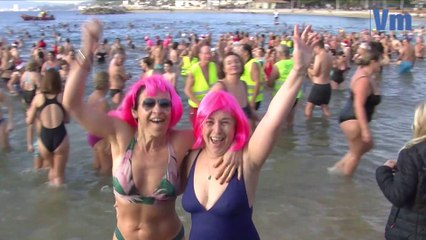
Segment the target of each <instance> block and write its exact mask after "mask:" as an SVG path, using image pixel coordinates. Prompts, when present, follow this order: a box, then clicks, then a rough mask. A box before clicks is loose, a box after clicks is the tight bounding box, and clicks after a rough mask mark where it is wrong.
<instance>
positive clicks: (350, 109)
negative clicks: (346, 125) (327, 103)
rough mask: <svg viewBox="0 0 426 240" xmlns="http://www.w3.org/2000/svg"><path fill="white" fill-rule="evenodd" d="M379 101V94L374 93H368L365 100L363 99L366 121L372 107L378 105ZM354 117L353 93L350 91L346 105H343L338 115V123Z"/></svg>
mask: <svg viewBox="0 0 426 240" xmlns="http://www.w3.org/2000/svg"><path fill="white" fill-rule="evenodd" d="M380 101H381V97H380V95H374V94H370V95H369V96H368V97H367V100H366V101H365V105H364V109H365V113H366V114H367V120H368V122H370V121H371V119H372V117H373V113H374V108H375V107H376V106H377V105H379V103H380ZM354 119H356V116H355V110H354V94H353V92H352V91H351V96H350V97H349V99H348V101H347V102H346V105H345V106H344V107H343V109H342V111H341V112H340V115H339V123H342V122H344V121H347V120H354Z"/></svg>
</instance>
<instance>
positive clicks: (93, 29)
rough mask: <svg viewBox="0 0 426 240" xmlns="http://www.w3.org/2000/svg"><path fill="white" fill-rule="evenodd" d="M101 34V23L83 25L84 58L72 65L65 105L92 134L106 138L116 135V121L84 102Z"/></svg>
mask: <svg viewBox="0 0 426 240" xmlns="http://www.w3.org/2000/svg"><path fill="white" fill-rule="evenodd" d="M101 32H102V25H101V23H100V22H99V21H96V20H95V21H90V22H88V23H86V24H84V25H83V29H82V41H81V52H82V54H83V55H84V56H79V59H78V60H77V61H74V62H73V63H72V64H73V65H72V66H71V70H70V73H69V77H68V80H67V84H66V87H65V90H64V99H63V105H64V107H65V109H67V111H69V113H70V115H71V116H72V117H74V118H75V119H76V120H77V121H78V122H79V123H80V124H81V125H82V126H83V127H84V128H85V129H86V130H88V131H89V132H90V133H92V134H94V135H96V136H99V137H106V136H109V135H112V134H114V131H115V128H114V127H111V126H114V124H113V123H114V121H113V120H112V118H109V117H107V115H106V114H105V113H103V112H100V111H92V109H91V107H90V106H88V105H86V104H84V102H83V96H84V88H85V85H86V80H87V76H88V75H89V71H90V67H91V64H92V58H93V55H94V52H95V51H96V49H97V45H98V40H99V39H100V37H101ZM107 126H108V127H107Z"/></svg>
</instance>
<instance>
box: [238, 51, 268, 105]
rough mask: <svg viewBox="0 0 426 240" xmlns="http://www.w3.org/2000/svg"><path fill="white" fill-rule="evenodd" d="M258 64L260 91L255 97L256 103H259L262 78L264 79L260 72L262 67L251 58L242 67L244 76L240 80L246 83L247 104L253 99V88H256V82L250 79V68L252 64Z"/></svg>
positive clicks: (261, 91)
mask: <svg viewBox="0 0 426 240" xmlns="http://www.w3.org/2000/svg"><path fill="white" fill-rule="evenodd" d="M254 62H255V63H257V64H259V74H260V79H259V80H260V89H259V92H258V94H257V97H256V102H261V101H262V100H263V78H264V76H263V75H264V71H263V70H262V67H261V66H260V63H259V62H258V61H257V60H256V59H254V58H252V59H251V60H250V61H248V62H247V63H246V64H245V65H244V74H243V75H242V76H241V80H243V81H244V82H246V84H247V99H248V101H249V102H251V99H252V98H253V94H254V88H255V86H256V82H255V81H253V79H251V67H252V66H253V63H254Z"/></svg>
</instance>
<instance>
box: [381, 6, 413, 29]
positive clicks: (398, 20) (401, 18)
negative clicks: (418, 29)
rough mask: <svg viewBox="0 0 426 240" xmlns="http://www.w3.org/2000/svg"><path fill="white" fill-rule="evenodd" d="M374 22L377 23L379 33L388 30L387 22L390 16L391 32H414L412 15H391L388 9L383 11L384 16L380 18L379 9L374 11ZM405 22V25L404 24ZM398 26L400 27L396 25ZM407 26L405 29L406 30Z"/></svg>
mask: <svg viewBox="0 0 426 240" xmlns="http://www.w3.org/2000/svg"><path fill="white" fill-rule="evenodd" d="M373 14H374V21H375V22H376V28H377V30H379V31H384V30H385V29H386V22H387V21H388V15H389V23H390V24H389V30H412V28H411V15H410V14H408V13H405V14H389V10H388V9H383V12H382V16H380V10H379V9H373ZM404 22H405V23H404ZM397 24H398V27H396V25H397ZM404 25H405V28H404Z"/></svg>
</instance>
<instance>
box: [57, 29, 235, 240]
mask: <svg viewBox="0 0 426 240" xmlns="http://www.w3.org/2000/svg"><path fill="white" fill-rule="evenodd" d="M101 32H102V25H101V23H100V22H99V21H90V22H88V23H86V24H85V25H84V27H83V29H82V44H81V46H82V49H81V50H80V51H79V54H78V55H79V58H78V60H76V63H75V64H74V65H73V66H72V67H71V72H70V75H69V78H68V82H67V85H66V86H65V92H64V106H65V108H66V109H67V110H68V111H69V112H70V114H71V115H72V116H73V117H74V118H75V119H76V120H77V121H78V122H79V123H80V124H81V125H82V126H83V127H84V128H85V130H86V131H87V132H90V133H91V134H93V135H95V136H98V137H101V138H103V139H106V140H107V141H108V142H109V144H110V145H111V155H112V159H113V162H112V164H113V165H112V174H113V188H114V196H115V205H114V206H115V209H116V219H117V227H116V229H115V231H114V236H113V239H116V240H123V239H136V240H142V239H176V240H178V239H184V228H183V225H182V222H181V220H180V219H179V216H178V215H177V213H176V209H175V202H176V197H177V195H178V194H180V193H181V189H182V187H183V185H182V184H181V182H180V167H181V165H182V162H183V160H184V157H185V156H186V154H187V153H188V151H189V150H190V149H191V147H192V145H193V144H194V134H193V132H192V130H176V129H174V127H175V126H176V124H177V123H178V122H179V120H180V118H181V116H182V113H183V106H182V101H181V99H180V98H179V96H178V94H177V93H176V90H175V89H174V87H173V86H172V85H171V84H170V83H169V82H168V81H167V80H165V79H164V77H163V76H161V75H153V76H150V77H147V78H144V79H140V80H138V81H137V82H136V83H134V84H133V85H132V86H131V87H130V89H129V91H128V92H127V94H126V95H125V96H124V99H123V101H122V103H121V104H120V106H119V108H118V109H117V110H115V111H112V112H110V113H109V114H108V115H107V114H106V113H104V112H101V111H93V110H92V108H91V107H90V106H88V105H86V104H84V103H83V96H84V89H85V85H86V83H85V80H86V79H87V76H88V75H89V72H90V70H91V65H92V58H93V56H94V54H95V49H96V48H97V43H98V41H99V39H100V37H101ZM232 155H234V153H232V154H231V156H232ZM227 160H228V159H224V161H227ZM235 167H236V166H235V165H232V164H231V165H228V166H227V168H226V169H223V170H224V171H225V172H228V170H231V171H230V172H231V173H232V172H234V171H235ZM224 177H228V175H226V176H224Z"/></svg>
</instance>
